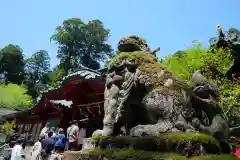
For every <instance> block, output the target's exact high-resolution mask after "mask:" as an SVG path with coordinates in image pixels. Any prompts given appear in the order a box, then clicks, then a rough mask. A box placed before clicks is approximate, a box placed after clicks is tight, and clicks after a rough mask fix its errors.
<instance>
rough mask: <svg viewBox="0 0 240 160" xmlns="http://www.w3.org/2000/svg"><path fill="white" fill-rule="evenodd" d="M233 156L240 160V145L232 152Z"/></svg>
mask: <svg viewBox="0 0 240 160" xmlns="http://www.w3.org/2000/svg"><path fill="white" fill-rule="evenodd" d="M232 154H233V155H234V156H236V157H238V158H240V145H237V147H236V148H235V149H234V150H233V153H232Z"/></svg>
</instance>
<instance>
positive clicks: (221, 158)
mask: <svg viewBox="0 0 240 160" xmlns="http://www.w3.org/2000/svg"><path fill="white" fill-rule="evenodd" d="M84 154H85V155H88V156H83V155H84ZM79 155H81V156H79V158H80V159H81V160H85V159H86V158H88V159H90V160H93V157H94V160H102V159H111V160H119V159H122V160H125V159H129V160H130V159H131V160H150V159H151V160H237V158H236V157H234V156H231V155H205V156H195V157H191V158H187V157H185V156H181V155H178V154H175V153H161V152H151V151H143V150H133V149H99V148H96V149H91V150H82V151H81V152H79ZM91 155H92V156H91ZM81 157H82V158H81ZM91 157H92V158H91Z"/></svg>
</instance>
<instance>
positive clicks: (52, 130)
mask: <svg viewBox="0 0 240 160" xmlns="http://www.w3.org/2000/svg"><path fill="white" fill-rule="evenodd" d="M50 132H52V133H53V135H52V138H53V139H54V137H55V136H56V128H55V127H51V129H50ZM45 136H46V137H48V135H45Z"/></svg>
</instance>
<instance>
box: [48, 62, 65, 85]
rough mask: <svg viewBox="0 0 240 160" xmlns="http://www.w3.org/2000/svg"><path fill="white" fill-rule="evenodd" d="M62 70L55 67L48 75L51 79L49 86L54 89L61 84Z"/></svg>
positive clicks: (59, 67)
mask: <svg viewBox="0 0 240 160" xmlns="http://www.w3.org/2000/svg"><path fill="white" fill-rule="evenodd" d="M64 75H65V74H64V69H63V68H61V66H57V67H55V68H54V69H53V71H52V72H51V73H50V77H51V80H52V82H51V86H52V87H54V88H57V87H59V85H60V84H61V82H62V78H63V77H64Z"/></svg>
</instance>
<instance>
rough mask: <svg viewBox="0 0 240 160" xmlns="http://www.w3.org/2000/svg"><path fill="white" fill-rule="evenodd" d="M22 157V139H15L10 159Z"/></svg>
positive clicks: (19, 159) (15, 159) (14, 159)
mask: <svg viewBox="0 0 240 160" xmlns="http://www.w3.org/2000/svg"><path fill="white" fill-rule="evenodd" d="M22 157H23V148H22V140H21V139H17V141H16V144H15V145H14V147H13V149H12V153H11V159H10V160H21V159H22Z"/></svg>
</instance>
